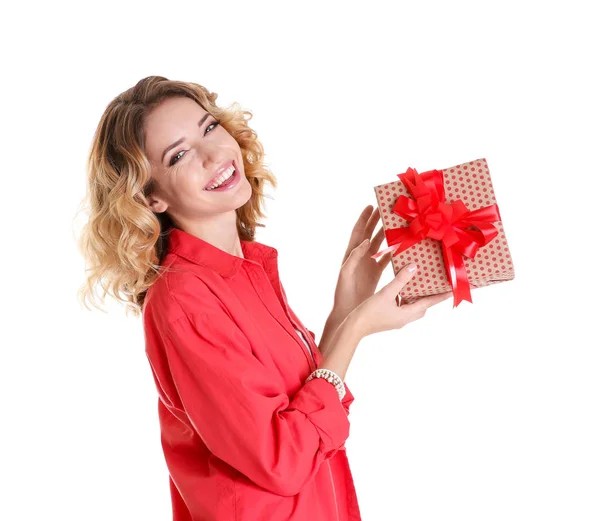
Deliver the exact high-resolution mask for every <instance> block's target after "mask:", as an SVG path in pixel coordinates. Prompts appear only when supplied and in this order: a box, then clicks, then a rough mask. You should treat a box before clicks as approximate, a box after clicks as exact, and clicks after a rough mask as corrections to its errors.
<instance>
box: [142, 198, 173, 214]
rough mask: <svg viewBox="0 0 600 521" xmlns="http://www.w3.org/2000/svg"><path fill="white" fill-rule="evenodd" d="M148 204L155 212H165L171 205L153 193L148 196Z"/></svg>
mask: <svg viewBox="0 0 600 521" xmlns="http://www.w3.org/2000/svg"><path fill="white" fill-rule="evenodd" d="M147 200H148V206H149V207H150V209H151V210H152V211H153V212H154V213H163V212H164V211H166V210H167V208H168V207H169V205H168V204H167V203H166V202H165V201H164V200H163V199H161V198H160V197H158V196H156V195H154V194H151V195H149V196H148V197H147Z"/></svg>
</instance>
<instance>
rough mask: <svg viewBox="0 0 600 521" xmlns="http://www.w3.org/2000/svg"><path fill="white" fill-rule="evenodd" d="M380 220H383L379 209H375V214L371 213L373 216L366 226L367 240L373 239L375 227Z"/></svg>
mask: <svg viewBox="0 0 600 521" xmlns="http://www.w3.org/2000/svg"><path fill="white" fill-rule="evenodd" d="M371 208H372V207H371ZM380 218H381V215H380V213H379V207H376V208H375V209H373V212H372V213H371V215H370V217H369V220H368V222H367V225H366V226H365V230H364V234H365V239H370V238H371V235H373V230H374V229H375V226H377V221H379V219H380Z"/></svg>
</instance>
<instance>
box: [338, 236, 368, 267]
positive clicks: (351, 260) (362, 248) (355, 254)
mask: <svg viewBox="0 0 600 521" xmlns="http://www.w3.org/2000/svg"><path fill="white" fill-rule="evenodd" d="M369 244H370V241H369V239H365V240H364V241H363V242H361V243H360V244H359V245H358V246H357V247H356V248H354V249H353V250H352V251H351V252H350V255H348V257H347V258H346V260H345V261H344V263H343V264H342V268H344V269H350V270H351V269H352V267H353V266H355V265H357V264H358V261H359V260H360V259H361V257H362V256H363V255H364V254H365V253H366V252H367V251H368V250H369Z"/></svg>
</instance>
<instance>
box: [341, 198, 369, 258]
mask: <svg viewBox="0 0 600 521" xmlns="http://www.w3.org/2000/svg"><path fill="white" fill-rule="evenodd" d="M372 211H373V205H368V206H366V207H365V209H364V210H363V211H362V212H361V214H360V216H359V217H358V220H357V221H356V223H355V224H354V227H353V228H352V233H351V234H350V240H349V241H348V247H347V248H346V252H345V253H344V260H343V261H342V264H343V263H344V262H345V261H346V259H347V258H348V255H350V253H351V252H352V250H353V249H354V248H356V247H357V246H359V245H360V243H361V242H362V241H363V240H365V239H370V238H371V236H370V235H369V236H368V237H367V236H366V235H365V228H366V226H367V224H368V220H369V216H370V215H371V212H372Z"/></svg>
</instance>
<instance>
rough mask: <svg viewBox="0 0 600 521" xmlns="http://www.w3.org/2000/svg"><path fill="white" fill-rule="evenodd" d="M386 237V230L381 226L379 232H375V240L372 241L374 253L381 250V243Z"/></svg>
mask: <svg viewBox="0 0 600 521" xmlns="http://www.w3.org/2000/svg"><path fill="white" fill-rule="evenodd" d="M384 238H385V230H384V228H383V226H382V227H381V228H379V230H377V233H376V234H375V236H374V237H373V240H372V241H371V251H372V252H373V253H377V250H379V247H380V246H381V243H382V242H383V239H384Z"/></svg>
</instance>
